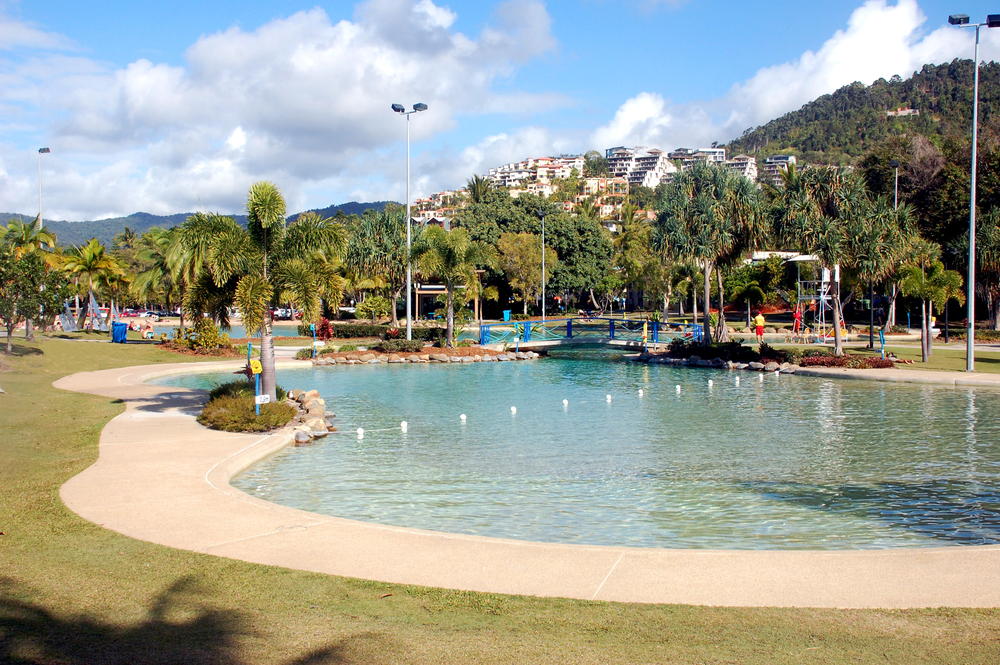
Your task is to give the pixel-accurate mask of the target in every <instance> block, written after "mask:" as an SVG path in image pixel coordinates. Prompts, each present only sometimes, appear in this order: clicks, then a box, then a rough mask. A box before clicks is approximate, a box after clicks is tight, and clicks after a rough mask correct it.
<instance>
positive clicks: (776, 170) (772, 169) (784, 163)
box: [760, 155, 796, 187]
mask: <svg viewBox="0 0 1000 665" xmlns="http://www.w3.org/2000/svg"><path fill="white" fill-rule="evenodd" d="M795 163H796V161H795V155H771V156H770V157H768V158H767V159H765V160H764V167H763V169H762V170H761V174H760V181H761V182H767V183H770V184H772V185H774V186H775V187H777V186H779V185H780V184H781V173H782V172H783V171H787V170H788V165H789V164H795Z"/></svg>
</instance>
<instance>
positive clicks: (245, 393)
mask: <svg viewBox="0 0 1000 665" xmlns="http://www.w3.org/2000/svg"><path fill="white" fill-rule="evenodd" d="M274 392H275V394H276V396H277V397H278V401H279V402H283V401H285V398H286V397H287V396H288V393H287V391H285V389H284V388H282V387H281V386H275V387H274ZM253 396H254V384H253V383H251V382H250V381H244V380H242V379H236V380H234V381H226V382H225V383H220V384H218V385H217V386H215V387H214V388H212V390H210V391H209V393H208V398H209V399H210V400H212V399H215V398H216V397H253Z"/></svg>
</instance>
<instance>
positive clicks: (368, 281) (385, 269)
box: [344, 180, 489, 327]
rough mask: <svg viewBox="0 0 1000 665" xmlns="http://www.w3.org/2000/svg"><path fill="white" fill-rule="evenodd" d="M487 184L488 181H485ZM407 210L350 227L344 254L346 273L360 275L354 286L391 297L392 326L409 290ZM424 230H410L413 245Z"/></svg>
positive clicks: (385, 212)
mask: <svg viewBox="0 0 1000 665" xmlns="http://www.w3.org/2000/svg"><path fill="white" fill-rule="evenodd" d="M485 182H487V183H488V182H489V181H488V180H486V181H485ZM405 218H406V212H405V210H382V211H378V212H376V211H368V212H366V213H365V214H363V215H362V216H361V217H360V218H359V219H358V220H357V221H356V222H354V223H353V224H351V226H350V240H349V241H348V243H347V250H346V251H345V253H344V266H345V268H346V269H347V274H350V275H356V276H359V277H360V279H352V280H351V281H352V283H353V284H363V285H364V286H365V287H366V288H379V289H382V290H384V291H385V292H386V293H387V295H388V296H389V300H390V303H391V306H390V307H389V315H390V317H391V319H392V325H393V327H398V326H399V318H398V315H397V314H396V306H395V303H396V301H397V300H398V299H399V297H400V295H402V293H403V289H404V288H405V287H406V264H407V261H406V219H405ZM421 232H422V227H421V226H419V225H415V226H413V227H412V228H411V239H410V240H411V245H412V244H416V243H417V242H418V241H419V239H420V234H421Z"/></svg>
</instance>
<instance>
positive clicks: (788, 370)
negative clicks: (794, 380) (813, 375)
mask: <svg viewBox="0 0 1000 665" xmlns="http://www.w3.org/2000/svg"><path fill="white" fill-rule="evenodd" d="M797 369H800V368H799V366H798V365H794V364H793V365H789V366H788V367H786V368H785V369H783V370H781V371H782V372H784V373H785V374H795V370H797Z"/></svg>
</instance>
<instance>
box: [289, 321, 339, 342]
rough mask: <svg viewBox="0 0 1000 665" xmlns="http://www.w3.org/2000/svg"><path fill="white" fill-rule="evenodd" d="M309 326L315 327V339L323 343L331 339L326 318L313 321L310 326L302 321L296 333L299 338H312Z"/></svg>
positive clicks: (331, 335)
mask: <svg viewBox="0 0 1000 665" xmlns="http://www.w3.org/2000/svg"><path fill="white" fill-rule="evenodd" d="M310 325H314V326H316V339H318V340H320V341H322V342H325V341H327V340H328V339H330V338H331V337H333V332H332V331H331V329H330V322H329V321H328V320H327V319H326V318H321V319H320V320H319V321H313V322H312V323H311V324H309V323H306V322H305V321H303V322H302V323H300V324H299V328H298V333H299V337H312V334H313V333H312V329H311V328H310V327H309V326H310Z"/></svg>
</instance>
